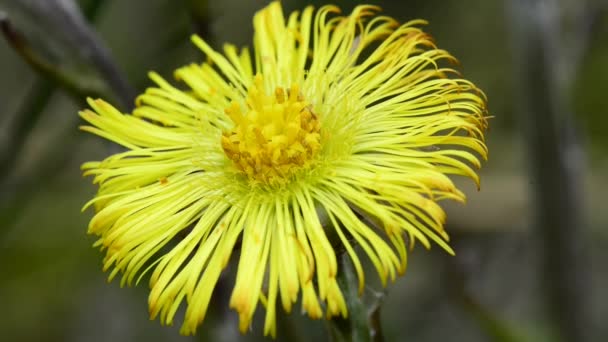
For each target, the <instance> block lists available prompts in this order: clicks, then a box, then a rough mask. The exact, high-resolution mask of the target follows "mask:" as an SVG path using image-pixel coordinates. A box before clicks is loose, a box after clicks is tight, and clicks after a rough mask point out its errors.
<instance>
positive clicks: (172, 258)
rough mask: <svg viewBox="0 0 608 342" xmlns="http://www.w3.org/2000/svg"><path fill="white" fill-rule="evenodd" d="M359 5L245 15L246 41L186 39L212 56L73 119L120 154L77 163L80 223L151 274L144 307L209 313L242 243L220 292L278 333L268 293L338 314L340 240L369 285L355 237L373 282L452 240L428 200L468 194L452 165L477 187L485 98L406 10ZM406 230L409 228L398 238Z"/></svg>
mask: <svg viewBox="0 0 608 342" xmlns="http://www.w3.org/2000/svg"><path fill="white" fill-rule="evenodd" d="M377 11H378V9H377V8H376V7H374V6H358V7H356V8H355V9H354V10H353V12H352V13H351V14H350V15H348V16H340V15H339V9H338V8H336V7H334V6H325V7H322V8H320V9H319V10H318V11H317V12H316V13H314V11H313V9H312V8H311V7H308V8H306V9H304V11H302V13H298V12H295V13H292V14H291V15H290V16H289V17H288V18H285V17H284V16H283V13H282V9H281V5H280V3H279V2H273V3H271V4H270V5H268V6H267V7H266V8H264V9H263V10H261V11H259V12H258V13H257V14H256V15H255V17H254V28H255V36H254V53H253V55H251V54H250V52H249V50H248V49H246V48H244V49H242V50H240V51H239V50H237V48H235V47H234V46H232V45H226V46H224V53H223V54H222V53H219V52H217V51H215V50H213V49H212V48H211V47H210V46H209V45H208V44H207V43H205V42H204V41H203V40H202V39H200V38H199V37H196V36H194V37H193V38H192V40H193V42H194V44H196V45H197V46H198V47H199V48H200V49H201V50H202V51H203V52H204V53H205V54H206V56H207V62H205V63H202V64H191V65H188V66H184V67H182V68H180V69H178V70H177V71H176V72H175V77H176V78H177V79H178V80H180V81H182V82H184V83H185V85H186V86H187V87H188V88H189V89H188V90H180V89H178V88H176V87H174V86H172V85H170V84H169V83H168V82H166V81H165V80H164V79H163V78H161V77H160V76H159V75H157V74H155V73H151V74H150V77H151V79H152V80H153V81H154V82H155V83H156V87H153V88H149V89H147V90H146V92H145V93H144V94H143V95H141V96H140V97H139V98H138V100H137V107H136V109H135V110H134V111H133V113H132V115H125V114H122V113H120V112H119V111H117V110H116V109H115V108H114V107H112V106H111V105H110V104H108V103H106V102H104V101H102V100H89V104H90V106H91V108H92V110H84V111H82V112H81V116H82V117H83V118H84V120H86V121H88V122H89V124H90V125H89V126H84V127H82V129H83V130H85V131H89V132H92V133H94V134H97V135H99V136H101V137H104V138H106V139H109V140H111V141H114V142H116V143H118V144H120V145H122V146H124V147H125V148H126V149H127V150H126V151H125V152H121V153H118V154H115V155H113V156H110V157H108V158H106V159H105V160H103V161H96V162H88V163H85V164H84V165H83V169H84V174H85V175H93V176H94V182H95V183H97V184H99V192H98V194H97V196H96V197H95V198H94V199H92V200H91V201H90V202H89V203H88V204H87V205H86V206H85V208H86V207H88V206H89V205H92V204H93V205H94V206H95V209H96V214H95V216H94V217H93V219H92V220H91V222H90V225H89V233H91V234H95V235H97V236H98V237H99V240H98V241H97V243H96V245H97V246H99V247H101V248H102V249H103V250H104V251H105V252H106V256H105V259H104V269H105V270H110V269H111V273H110V279H112V278H114V277H115V276H116V275H117V274H119V273H120V274H122V282H121V283H122V284H131V283H132V282H133V281H134V280H139V278H138V277H141V276H142V275H143V274H145V273H146V271H148V270H150V271H151V272H152V274H151V278H150V287H151V292H150V296H149V306H150V315H151V317H153V318H155V317H160V320H161V322H162V323H164V324H171V323H172V322H173V319H174V316H175V313H176V311H177V310H178V308H179V307H180V305H182V304H183V303H185V304H186V311H185V319H184V323H183V326H182V330H181V331H182V333H184V334H193V333H194V332H195V330H196V328H197V326H198V325H199V324H200V323H201V322H202V321H203V319H204V317H205V313H206V311H207V307H208V304H209V300H210V298H211V296H212V293H213V290H214V287H215V285H216V283H217V281H218V278H219V277H220V275H221V273H222V270H224V268H225V267H226V266H227V264H228V262H229V260H230V258H231V256H232V254H233V252H235V254H238V269H237V272H236V283H235V284H234V288H233V290H232V295H231V300H230V306H231V308H233V309H234V310H236V312H237V313H238V314H239V318H240V329H241V331H245V330H246V329H247V328H248V326H249V325H250V322H251V319H252V316H253V313H254V311H255V310H256V308H257V307H258V304H260V303H261V304H262V305H263V306H264V307H265V308H266V320H265V326H264V332H265V333H266V334H271V335H273V336H274V335H275V317H276V307H277V305H278V303H277V302H280V304H281V305H282V307H283V308H284V310H286V311H288V312H289V311H290V310H291V309H292V306H293V305H294V304H295V303H296V302H297V301H298V300H301V306H302V310H303V311H304V312H305V313H307V314H308V315H309V316H310V317H312V318H320V317H323V316H324V315H325V316H326V317H332V316H338V315H341V316H347V314H348V312H347V308H346V305H345V300H344V297H343V294H342V290H341V288H340V286H339V285H338V282H337V281H336V275H337V273H338V272H339V271H340V270H339V269H338V263H337V261H336V259H337V258H336V254H337V253H338V252H337V249H338V248H339V249H340V250H344V251H345V252H346V253H348V255H349V256H350V258H351V260H352V262H353V264H354V267H355V269H356V271H357V273H358V277H359V289H360V290H362V289H363V288H364V285H365V280H364V274H363V269H362V266H361V262H360V259H359V256H358V254H357V252H356V251H355V246H356V245H357V246H360V248H361V250H362V251H363V252H364V254H366V255H367V257H369V259H370V260H371V262H372V263H373V265H374V266H375V268H376V270H377V272H378V274H379V276H380V278H381V280H382V282H383V283H384V284H386V282H387V281H388V280H389V279H390V280H393V279H394V278H395V277H396V275H397V274H401V273H403V272H404V271H405V268H406V251H407V247H408V246H407V245H408V243H406V241H409V243H410V244H411V245H412V246H413V243H414V241H419V242H420V243H422V244H423V245H424V246H427V247H429V246H430V243H431V241H434V242H435V243H437V244H438V245H440V246H441V247H443V248H444V249H445V250H446V251H448V252H450V253H452V249H451V248H450V246H449V245H448V235H447V234H446V232H445V231H444V229H443V223H444V220H445V215H444V211H443V210H442V209H441V207H440V206H439V205H438V204H437V201H438V200H442V199H453V200H457V201H464V198H465V197H464V194H463V193H462V192H461V191H459V190H458V189H457V188H456V187H455V186H454V184H453V183H452V181H451V180H450V178H448V176H447V175H449V174H453V175H464V176H468V177H470V178H472V179H473V180H474V181H475V182H477V183H478V176H477V174H476V172H475V171H474V168H476V167H479V165H480V162H479V159H480V158H485V157H486V154H487V150H486V147H485V145H484V143H483V132H484V130H485V128H486V119H485V116H484V115H485V98H484V96H483V94H482V93H481V91H479V90H478V89H477V88H476V87H475V86H474V85H473V84H472V83H471V82H469V81H467V80H465V79H462V78H460V76H459V74H458V73H457V72H455V71H454V70H453V69H451V68H449V67H444V66H442V65H443V64H445V62H454V61H455V59H454V57H452V56H451V55H450V54H449V53H448V52H446V51H444V50H441V49H438V48H436V47H435V45H434V43H433V41H432V39H431V38H430V37H429V35H427V34H426V33H424V32H423V31H422V30H421V29H420V28H418V26H419V25H421V24H423V23H424V22H423V21H420V20H419V21H412V22H409V23H406V24H404V25H400V24H398V23H397V22H396V21H395V20H393V19H391V18H389V17H386V16H376V15H375V14H376V12H377ZM406 237H407V240H406Z"/></svg>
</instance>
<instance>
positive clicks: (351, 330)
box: [328, 253, 382, 342]
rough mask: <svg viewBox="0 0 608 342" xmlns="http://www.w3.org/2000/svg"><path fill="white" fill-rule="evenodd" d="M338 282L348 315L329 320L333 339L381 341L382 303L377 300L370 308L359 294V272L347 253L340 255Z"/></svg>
mask: <svg viewBox="0 0 608 342" xmlns="http://www.w3.org/2000/svg"><path fill="white" fill-rule="evenodd" d="M338 284H339V285H340V288H341V289H342V291H343V294H344V297H345V300H346V307H347V308H348V317H346V318H341V317H337V318H333V319H331V320H329V321H328V328H329V334H330V337H331V340H332V341H335V342H342V341H352V342H381V341H382V331H381V330H380V310H379V308H380V305H379V304H378V303H377V302H375V303H374V304H373V305H371V306H370V308H368V307H367V305H366V304H365V303H364V301H363V299H362V298H361V296H359V290H358V280H357V273H356V271H355V269H354V266H353V264H352V262H351V260H350V257H349V255H348V254H347V253H343V254H342V255H341V256H340V270H339V272H338ZM370 309H371V310H370Z"/></svg>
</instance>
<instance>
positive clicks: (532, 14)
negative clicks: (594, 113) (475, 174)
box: [508, 0, 589, 341]
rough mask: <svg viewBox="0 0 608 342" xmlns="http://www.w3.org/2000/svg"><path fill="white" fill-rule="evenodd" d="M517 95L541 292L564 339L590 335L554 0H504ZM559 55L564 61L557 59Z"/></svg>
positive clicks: (578, 177) (572, 140)
mask: <svg viewBox="0 0 608 342" xmlns="http://www.w3.org/2000/svg"><path fill="white" fill-rule="evenodd" d="M508 5H509V7H510V8H509V9H510V10H511V11H510V12H511V20H512V28H513V38H514V51H515V56H514V57H515V65H516V67H517V70H516V71H517V75H518V76H519V80H518V81H519V82H518V86H517V95H518V100H519V104H520V113H521V115H520V118H521V122H522V126H523V128H524V130H523V132H524V135H525V139H526V141H527V143H526V147H527V151H526V152H527V154H528V160H529V167H530V176H531V179H532V181H531V184H530V185H531V187H532V190H533V193H532V196H533V199H534V202H533V203H534V205H535V224H534V229H535V231H536V234H537V238H538V240H539V245H540V252H541V259H542V263H543V264H542V282H543V290H542V292H543V294H545V295H546V298H545V302H546V307H547V309H549V312H548V314H549V317H551V319H552V321H553V322H552V324H553V328H554V329H555V331H556V332H558V335H559V337H560V340H561V341H588V340H589V329H588V327H587V326H588V322H589V308H588V296H589V274H588V265H589V260H588V258H587V256H586V253H585V245H584V230H585V225H584V223H583V218H582V208H583V205H582V198H583V196H582V189H583V184H582V169H583V158H582V157H581V156H582V151H581V147H580V144H579V143H578V141H577V139H576V132H575V127H574V126H573V124H574V119H573V117H572V115H571V112H570V109H569V108H570V101H569V96H568V94H567V92H566V91H565V90H569V89H570V85H569V84H563V83H560V80H561V81H562V82H564V79H565V80H566V81H568V78H567V77H565V78H563V77H562V78H560V77H559V76H561V74H560V73H561V72H564V70H563V68H560V65H567V64H568V63H565V64H564V62H568V61H564V60H563V58H564V55H563V54H562V53H560V52H561V50H562V49H563V47H562V46H561V41H560V38H561V33H560V32H561V30H560V25H559V20H560V18H561V15H562V14H563V13H561V11H560V4H559V3H558V2H557V0H509V1H508ZM560 62H561V63H560Z"/></svg>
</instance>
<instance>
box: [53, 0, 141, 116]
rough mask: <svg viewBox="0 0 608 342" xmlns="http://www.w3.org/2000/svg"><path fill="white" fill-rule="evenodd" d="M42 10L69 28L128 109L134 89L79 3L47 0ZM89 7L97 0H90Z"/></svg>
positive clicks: (85, 53)
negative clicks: (91, 0)
mask: <svg viewBox="0 0 608 342" xmlns="http://www.w3.org/2000/svg"><path fill="white" fill-rule="evenodd" d="M43 6H46V8H45V11H47V13H51V14H52V15H53V16H55V20H57V22H58V23H60V24H61V25H62V26H63V31H64V32H69V33H70V34H71V35H72V37H73V39H74V40H75V42H76V44H78V46H79V47H80V49H81V54H82V55H83V56H84V57H85V58H87V59H89V60H90V61H91V63H92V64H93V65H94V66H95V67H96V68H97V70H98V71H99V73H100V75H101V77H102V78H104V79H105V81H106V83H107V84H108V85H109V86H110V88H111V89H112V90H113V92H114V94H116V96H117V98H118V99H119V101H120V102H121V104H122V106H123V109H126V110H131V108H132V107H133V105H134V100H135V97H136V96H137V92H136V90H135V88H134V87H133V86H132V85H131V84H130V83H129V81H128V80H127V78H126V77H125V76H124V73H123V72H122V71H121V70H120V68H119V67H118V65H117V64H116V63H115V62H114V60H113V58H112V55H111V54H110V52H109V51H108V49H107V48H106V46H105V44H104V43H103V41H102V40H101V39H100V38H99V36H98V35H97V33H96V32H95V29H94V28H93V27H91V25H89V23H88V22H87V20H86V18H85V17H84V16H83V14H82V12H81V11H80V10H79V9H78V6H77V5H76V4H75V3H74V1H72V0H46V1H45V2H44V5H43ZM91 7H92V8H94V9H97V8H99V7H100V4H99V3H97V2H93V4H92V5H91Z"/></svg>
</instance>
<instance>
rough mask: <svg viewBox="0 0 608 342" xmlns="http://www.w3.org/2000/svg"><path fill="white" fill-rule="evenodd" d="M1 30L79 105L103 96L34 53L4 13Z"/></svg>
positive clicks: (10, 41)
mask: <svg viewBox="0 0 608 342" xmlns="http://www.w3.org/2000/svg"><path fill="white" fill-rule="evenodd" d="M0 30H1V31H2V34H3V35H4V37H5V38H6V41H7V42H8V43H9V44H10V45H11V47H13V49H14V50H15V52H17V53H18V54H19V56H21V58H22V59H23V60H24V61H26V62H27V63H28V64H29V65H30V66H31V67H32V68H33V69H34V70H35V71H36V72H38V74H40V75H41V76H43V77H44V78H46V79H47V80H48V81H50V82H52V83H55V84H58V85H59V86H60V87H61V88H63V89H65V90H66V91H67V93H68V94H69V95H71V96H72V98H74V99H75V100H76V101H77V102H78V103H82V104H84V99H85V98H86V97H87V96H97V97H100V96H102V94H103V90H101V89H99V88H95V87H91V85H89V84H86V83H90V82H87V80H81V79H78V78H77V77H75V76H74V75H69V74H67V73H65V72H62V71H61V70H60V69H59V68H58V67H56V66H55V65H52V64H49V63H48V62H46V61H45V60H44V59H43V58H42V57H40V56H39V55H38V54H37V53H36V52H34V50H33V49H32V48H31V47H30V46H29V43H28V41H27V39H25V37H24V36H23V35H22V34H21V33H20V32H19V31H17V29H15V27H13V25H12V24H11V22H10V20H9V19H8V16H7V15H6V14H5V13H2V12H0Z"/></svg>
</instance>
